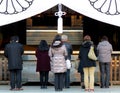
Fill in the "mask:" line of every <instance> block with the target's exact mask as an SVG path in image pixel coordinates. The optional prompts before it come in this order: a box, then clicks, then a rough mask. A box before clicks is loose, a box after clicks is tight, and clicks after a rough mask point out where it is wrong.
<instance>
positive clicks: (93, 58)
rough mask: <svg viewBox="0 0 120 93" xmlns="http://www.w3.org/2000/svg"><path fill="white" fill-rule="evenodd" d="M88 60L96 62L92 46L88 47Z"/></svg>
mask: <svg viewBox="0 0 120 93" xmlns="http://www.w3.org/2000/svg"><path fill="white" fill-rule="evenodd" d="M88 58H89V59H91V60H95V61H96V60H97V57H96V55H95V52H94V47H93V46H91V47H90V50H89V52H88Z"/></svg>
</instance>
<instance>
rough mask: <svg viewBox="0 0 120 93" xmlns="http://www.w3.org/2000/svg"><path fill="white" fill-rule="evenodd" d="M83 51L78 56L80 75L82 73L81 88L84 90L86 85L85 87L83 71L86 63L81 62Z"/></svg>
mask: <svg viewBox="0 0 120 93" xmlns="http://www.w3.org/2000/svg"><path fill="white" fill-rule="evenodd" d="M80 51H81V49H80V50H79V54H78V61H79V62H78V68H77V70H78V73H80V81H81V88H82V89H84V88H85V85H84V71H83V64H84V62H83V61H82V60H81V53H80Z"/></svg>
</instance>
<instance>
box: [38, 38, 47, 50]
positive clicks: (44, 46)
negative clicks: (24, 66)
mask: <svg viewBox="0 0 120 93" xmlns="http://www.w3.org/2000/svg"><path fill="white" fill-rule="evenodd" d="M38 49H39V50H40V51H48V50H49V45H48V44H47V41H46V40H41V41H40V44H39V46H38Z"/></svg>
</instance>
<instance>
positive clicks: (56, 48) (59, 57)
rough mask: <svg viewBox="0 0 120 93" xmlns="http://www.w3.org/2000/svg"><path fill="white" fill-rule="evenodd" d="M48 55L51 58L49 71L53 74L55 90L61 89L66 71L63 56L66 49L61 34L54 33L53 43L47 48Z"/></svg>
mask: <svg viewBox="0 0 120 93" xmlns="http://www.w3.org/2000/svg"><path fill="white" fill-rule="evenodd" d="M49 56H50V59H51V71H52V72H53V73H54V74H55V82H54V84H55V91H62V90H63V84H64V73H65V72H66V70H67V68H66V62H65V57H66V56H67V50H66V47H65V45H63V43H62V41H61V36H60V35H56V37H55V39H54V40H53V43H52V45H51V47H50V49H49Z"/></svg>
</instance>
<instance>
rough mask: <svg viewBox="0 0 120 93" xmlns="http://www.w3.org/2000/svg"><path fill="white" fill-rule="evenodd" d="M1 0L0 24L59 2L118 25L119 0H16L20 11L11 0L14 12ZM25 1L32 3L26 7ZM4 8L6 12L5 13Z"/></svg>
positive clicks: (23, 17)
mask: <svg viewBox="0 0 120 93" xmlns="http://www.w3.org/2000/svg"><path fill="white" fill-rule="evenodd" d="M3 1H4V2H2V3H1V4H0V26H2V25H6V24H10V23H13V22H16V21H20V20H23V19H26V18H29V17H31V16H34V15H36V14H39V13H41V12H44V11H46V10H48V9H50V8H52V7H54V6H55V5H57V4H59V3H61V4H63V5H65V6H67V7H68V8H70V9H72V10H74V11H77V12H78V13H80V14H83V15H85V16H88V17H90V18H93V19H96V20H99V21H102V22H105V23H108V24H112V25H116V26H120V22H119V19H120V14H119V12H120V7H119V6H120V0H18V1H20V4H21V5H22V6H23V8H24V7H25V10H24V11H22V12H20V10H21V7H20V6H19V5H18V4H17V3H16V2H15V1H16V0H11V1H13V2H12V3H13V4H15V6H14V7H15V8H14V9H16V10H17V11H18V13H16V14H15V13H14V12H13V10H14V9H13V7H12V6H11V2H10V0H8V1H9V3H8V8H7V9H6V5H5V4H6V3H5V2H7V0H3ZM25 1H28V2H32V4H29V7H27V5H28V3H27V2H25ZM17 5H18V6H17ZM6 10H7V13H8V14H6Z"/></svg>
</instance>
